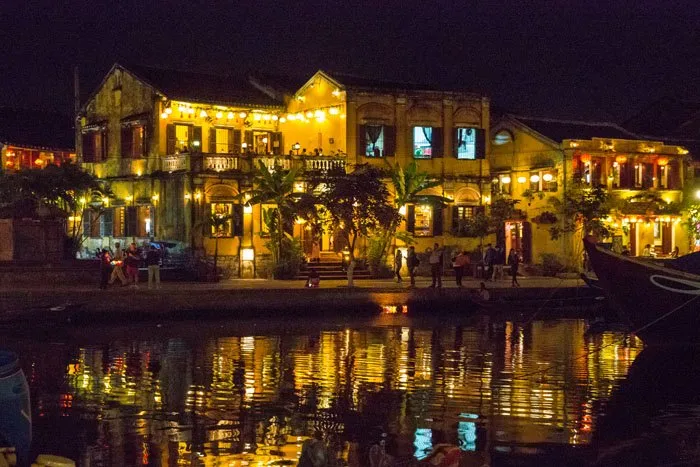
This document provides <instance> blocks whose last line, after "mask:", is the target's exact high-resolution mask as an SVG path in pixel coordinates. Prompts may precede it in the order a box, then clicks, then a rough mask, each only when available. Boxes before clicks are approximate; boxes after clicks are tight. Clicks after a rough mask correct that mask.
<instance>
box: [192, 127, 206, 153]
mask: <svg viewBox="0 0 700 467" xmlns="http://www.w3.org/2000/svg"><path fill="white" fill-rule="evenodd" d="M191 129H192V140H191V141H190V151H192V152H202V144H204V143H202V127H201V126H193V127H191ZM196 141H199V146H197V145H196V144H194V143H195V142H196Z"/></svg>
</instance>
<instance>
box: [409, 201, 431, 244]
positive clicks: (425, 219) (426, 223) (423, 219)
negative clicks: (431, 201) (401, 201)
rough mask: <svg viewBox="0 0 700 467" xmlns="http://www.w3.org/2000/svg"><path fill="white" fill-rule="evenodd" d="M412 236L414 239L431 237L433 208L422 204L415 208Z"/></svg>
mask: <svg viewBox="0 0 700 467" xmlns="http://www.w3.org/2000/svg"><path fill="white" fill-rule="evenodd" d="M413 229H414V230H413V234H414V235H415V236H416V237H430V236H432V235H433V208H432V206H430V205H427V204H423V205H420V206H416V210H415V221H414V224H413Z"/></svg>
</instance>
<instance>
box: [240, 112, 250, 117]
mask: <svg viewBox="0 0 700 467" xmlns="http://www.w3.org/2000/svg"><path fill="white" fill-rule="evenodd" d="M238 116H239V117H241V118H246V117H247V116H248V114H247V113H245V112H241V113H239V114H238Z"/></svg>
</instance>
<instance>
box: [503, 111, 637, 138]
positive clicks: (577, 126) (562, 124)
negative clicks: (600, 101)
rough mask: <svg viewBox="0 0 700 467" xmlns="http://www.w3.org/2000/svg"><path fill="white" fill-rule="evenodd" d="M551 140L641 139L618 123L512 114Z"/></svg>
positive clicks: (514, 117)
mask: <svg viewBox="0 0 700 467" xmlns="http://www.w3.org/2000/svg"><path fill="white" fill-rule="evenodd" d="M511 118H513V119H515V120H517V121H518V122H520V123H521V124H523V125H525V126H527V127H529V128H531V129H532V130H534V131H536V132H537V133H539V134H541V135H542V136H545V137H547V138H549V139H550V140H552V141H554V142H557V143H561V142H562V141H563V140H565V139H591V138H616V139H640V138H639V137H638V136H637V135H635V134H634V133H632V132H630V131H627V130H625V129H624V128H622V127H621V126H619V125H617V124H616V123H609V122H581V121H576V120H559V119H554V118H539V117H522V116H511Z"/></svg>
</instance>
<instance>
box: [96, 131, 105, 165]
mask: <svg viewBox="0 0 700 467" xmlns="http://www.w3.org/2000/svg"><path fill="white" fill-rule="evenodd" d="M94 142H95V143H94V144H95V162H101V161H102V145H103V143H104V138H102V133H101V132H97V133H94Z"/></svg>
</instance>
